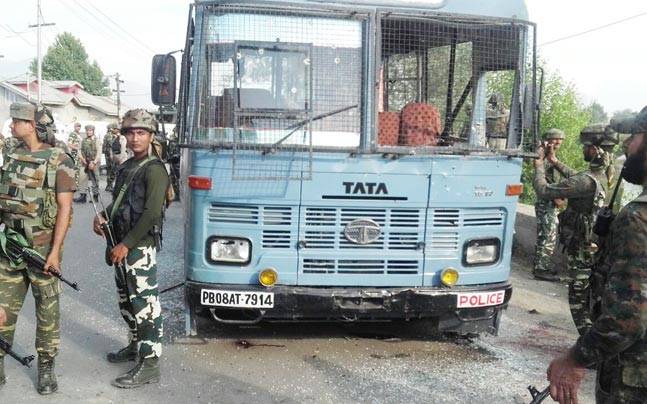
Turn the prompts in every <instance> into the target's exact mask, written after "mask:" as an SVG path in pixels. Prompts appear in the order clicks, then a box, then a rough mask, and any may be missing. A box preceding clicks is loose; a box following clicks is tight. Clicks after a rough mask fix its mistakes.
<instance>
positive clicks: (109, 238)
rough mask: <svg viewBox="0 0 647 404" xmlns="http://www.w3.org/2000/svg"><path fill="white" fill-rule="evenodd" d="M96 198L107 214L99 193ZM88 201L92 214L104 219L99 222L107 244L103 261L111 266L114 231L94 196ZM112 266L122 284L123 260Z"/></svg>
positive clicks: (114, 243) (124, 281)
mask: <svg viewBox="0 0 647 404" xmlns="http://www.w3.org/2000/svg"><path fill="white" fill-rule="evenodd" d="M88 192H91V189H90V186H89V185H88ZM97 200H98V201H99V204H101V211H102V212H106V214H108V212H107V211H106V206H105V205H104V204H103V200H102V199H101V195H98V197H97ZM90 202H91V203H92V207H93V208H94V214H95V215H96V216H97V217H98V218H100V219H104V220H105V221H103V222H102V223H101V231H103V235H104V236H105V237H106V244H107V248H106V254H105V261H106V264H107V265H108V266H113V264H112V261H111V260H110V252H111V251H112V249H113V248H115V246H116V245H117V242H116V239H115V233H114V231H113V229H112V225H111V224H110V222H108V221H107V219H106V218H105V217H103V215H102V214H101V213H100V212H99V208H98V207H97V203H96V202H95V200H94V198H92V199H90ZM114 267H115V269H116V270H117V276H119V277H120V280H121V281H123V285H125V284H126V268H125V267H124V264H123V262H120V263H118V264H114Z"/></svg>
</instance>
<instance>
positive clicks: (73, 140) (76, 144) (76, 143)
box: [67, 122, 83, 181]
mask: <svg viewBox="0 0 647 404" xmlns="http://www.w3.org/2000/svg"><path fill="white" fill-rule="evenodd" d="M82 139H83V138H82V137H81V124H80V123H78V122H75V123H74V130H73V131H72V132H70V134H69V135H68V136H67V148H68V149H69V150H70V154H71V155H72V158H73V159H74V161H75V162H76V166H77V174H76V179H77V181H78V179H79V173H78V170H79V150H81V140H82Z"/></svg>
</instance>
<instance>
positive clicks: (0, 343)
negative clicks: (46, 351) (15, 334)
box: [0, 338, 34, 368]
mask: <svg viewBox="0 0 647 404" xmlns="http://www.w3.org/2000/svg"><path fill="white" fill-rule="evenodd" d="M0 349H2V350H3V351H5V353H6V354H7V355H9V356H11V357H12V358H14V359H15V360H17V361H18V362H20V363H21V364H22V365H23V366H27V367H28V368H29V367H31V361H33V360H34V355H28V356H20V355H18V354H17V353H16V352H15V351H14V350H13V349H11V344H10V343H8V342H7V341H5V340H4V339H2V338H0Z"/></svg>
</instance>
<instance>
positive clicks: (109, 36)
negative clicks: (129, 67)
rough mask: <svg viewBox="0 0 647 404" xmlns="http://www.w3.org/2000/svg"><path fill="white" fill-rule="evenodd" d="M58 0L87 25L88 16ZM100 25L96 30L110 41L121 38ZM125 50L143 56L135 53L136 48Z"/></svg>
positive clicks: (126, 48)
mask: <svg viewBox="0 0 647 404" xmlns="http://www.w3.org/2000/svg"><path fill="white" fill-rule="evenodd" d="M58 1H59V3H61V4H62V5H63V6H64V7H65V8H66V9H68V10H69V11H70V12H71V13H72V14H74V16H75V17H76V18H77V19H78V20H79V21H81V22H82V23H83V24H85V25H88V22H87V20H86V18H84V17H83V16H81V15H80V14H79V13H78V12H77V10H76V9H75V8H74V7H72V6H71V5H69V4H67V3H66V2H64V1H63V0H58ZM93 18H95V19H97V20H99V19H98V17H97V16H95V15H93ZM99 22H101V23H102V24H103V21H102V20H99ZM98 27H100V28H99V29H95V32H96V33H97V34H100V35H101V36H102V37H104V38H105V39H107V40H109V41H113V40H115V39H117V40H119V39H120V38H119V37H117V36H115V35H114V33H113V32H111V31H108V30H106V29H105V28H104V27H103V25H98ZM137 49H139V48H137ZM124 50H126V51H128V52H130V53H131V54H132V55H137V56H141V54H140V53H135V50H134V49H132V48H131V47H125V48H124Z"/></svg>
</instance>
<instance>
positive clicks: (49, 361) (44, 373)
mask: <svg viewBox="0 0 647 404" xmlns="http://www.w3.org/2000/svg"><path fill="white" fill-rule="evenodd" d="M37 390H38V394H41V395H47V394H52V393H54V392H56V391H57V390H58V383H57V382H56V374H55V373H54V358H52V357H49V356H40V355H39V356H38V386H37Z"/></svg>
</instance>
